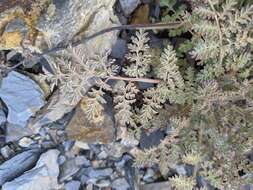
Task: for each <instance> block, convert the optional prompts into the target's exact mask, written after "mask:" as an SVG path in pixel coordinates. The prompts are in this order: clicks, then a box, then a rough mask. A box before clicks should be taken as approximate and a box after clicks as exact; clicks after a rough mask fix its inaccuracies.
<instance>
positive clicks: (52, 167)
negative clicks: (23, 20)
mask: <svg viewBox="0 0 253 190" xmlns="http://www.w3.org/2000/svg"><path fill="white" fill-rule="evenodd" d="M59 153H60V152H59V151H58V150H56V149H52V150H48V151H47V152H46V153H43V154H42V155H41V156H40V159H39V160H38V162H37V164H36V166H35V167H34V168H33V169H31V170H29V171H27V172H25V173H24V174H23V175H21V176H20V177H18V178H15V179H14V180H13V181H10V182H7V183H5V184H4V185H3V186H2V190H17V189H18V190H27V189H36V190H49V189H59V185H58V181H57V177H58V175H59V167H58V164H57V158H58V155H59Z"/></svg>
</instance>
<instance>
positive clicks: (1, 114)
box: [0, 110, 6, 125]
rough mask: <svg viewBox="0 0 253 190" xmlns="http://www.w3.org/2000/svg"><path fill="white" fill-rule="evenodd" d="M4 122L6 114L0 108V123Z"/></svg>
mask: <svg viewBox="0 0 253 190" xmlns="http://www.w3.org/2000/svg"><path fill="white" fill-rule="evenodd" d="M5 122H6V116H5V113H4V111H3V110H0V125H3V124H4V123H5Z"/></svg>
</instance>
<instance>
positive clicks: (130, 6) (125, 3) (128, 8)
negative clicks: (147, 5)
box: [119, 0, 140, 16]
mask: <svg viewBox="0 0 253 190" xmlns="http://www.w3.org/2000/svg"><path fill="white" fill-rule="evenodd" d="M119 2H120V5H121V8H122V11H123V12H124V14H125V16H129V15H130V14H131V13H132V12H133V11H134V9H136V7H137V6H138V5H139V4H140V0H120V1H119Z"/></svg>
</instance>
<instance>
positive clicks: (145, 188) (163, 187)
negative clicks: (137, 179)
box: [140, 181, 172, 190]
mask: <svg viewBox="0 0 253 190" xmlns="http://www.w3.org/2000/svg"><path fill="white" fill-rule="evenodd" d="M154 189H159V190H172V188H171V185H170V184H169V182H168V181H166V182H159V183H151V184H145V185H140V190H154Z"/></svg>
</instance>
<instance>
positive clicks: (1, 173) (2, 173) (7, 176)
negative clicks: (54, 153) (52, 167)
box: [0, 149, 40, 186]
mask: <svg viewBox="0 0 253 190" xmlns="http://www.w3.org/2000/svg"><path fill="white" fill-rule="evenodd" d="M39 155H40V150H38V149H35V150H28V151H25V152H22V153H20V154H18V155H16V156H14V157H13V158H11V159H10V160H7V161H6V162H4V163H3V164H2V165H0V186H1V185H3V183H5V182H6V181H10V180H12V179H14V178H15V177H17V176H19V175H21V174H22V173H24V172H25V171H27V170H29V169H31V167H33V166H34V164H35V163H36V161H37V160H38V158H39Z"/></svg>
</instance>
